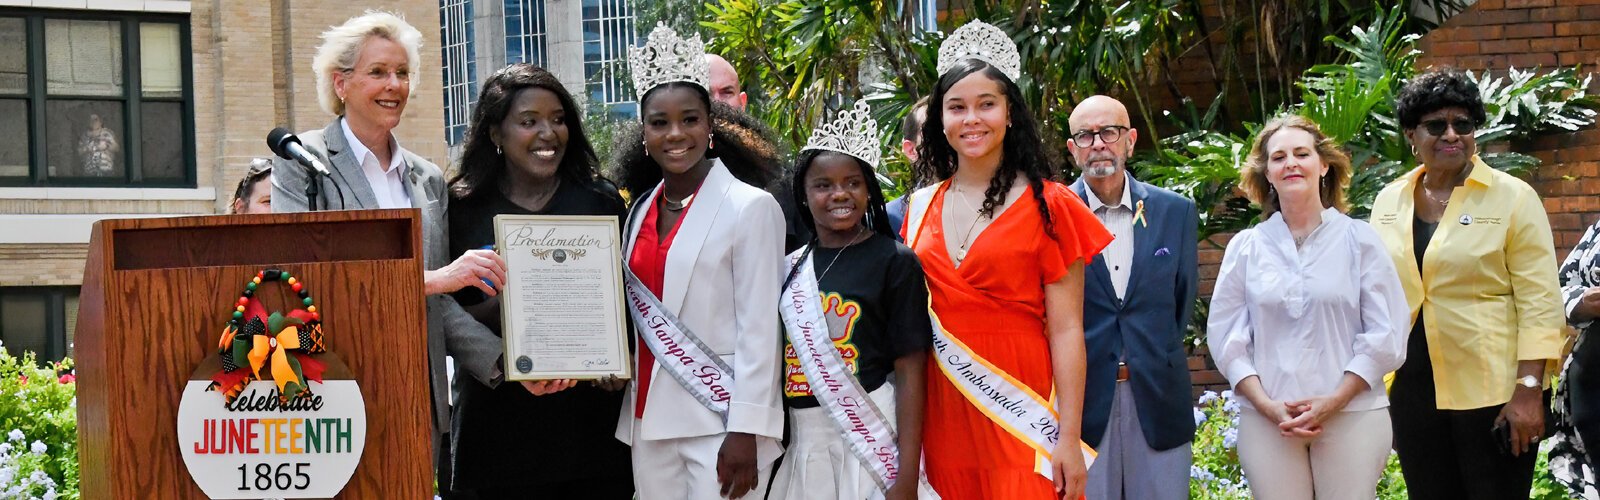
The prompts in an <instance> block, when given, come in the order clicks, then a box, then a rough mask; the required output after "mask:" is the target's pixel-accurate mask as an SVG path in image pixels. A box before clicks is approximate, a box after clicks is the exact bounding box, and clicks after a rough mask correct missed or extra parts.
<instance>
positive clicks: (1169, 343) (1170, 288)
mask: <svg viewBox="0 0 1600 500" xmlns="http://www.w3.org/2000/svg"><path fill="white" fill-rule="evenodd" d="M1128 181H1129V182H1130V183H1131V185H1130V186H1129V189H1128V191H1129V194H1130V195H1131V196H1132V197H1133V201H1132V202H1131V203H1130V206H1133V207H1137V206H1138V204H1139V203H1140V202H1143V203H1144V219H1143V221H1142V222H1141V221H1139V220H1135V221H1134V226H1133V235H1134V236H1133V269H1132V270H1131V271H1130V273H1129V276H1128V286H1127V289H1126V291H1125V292H1124V294H1123V295H1124V296H1125V297H1126V299H1125V300H1119V299H1117V293H1116V289H1115V288H1112V285H1111V275H1110V273H1109V272H1108V271H1107V270H1106V262H1105V258H1104V257H1102V256H1099V255H1096V256H1095V257H1094V260H1093V261H1090V263H1089V265H1088V266H1087V267H1085V269H1086V270H1087V272H1088V274H1087V275H1086V276H1085V279H1084V287H1083V339H1084V344H1085V347H1086V352H1087V355H1088V371H1087V376H1086V377H1085V379H1086V380H1085V382H1084V391H1083V440H1084V442H1086V443H1089V445H1090V446H1095V447H1099V446H1100V441H1101V439H1102V438H1104V437H1105V432H1106V426H1107V422H1106V421H1107V420H1108V419H1109V418H1110V415H1111V397H1112V393H1113V392H1114V391H1115V390H1116V384H1117V362H1118V360H1126V362H1127V364H1128V372H1129V377H1128V381H1127V382H1123V383H1126V384H1132V385H1133V387H1132V389H1133V398H1134V403H1135V405H1136V406H1137V407H1138V413H1139V425H1140V427H1142V428H1143V429H1144V438H1145V442H1146V443H1148V444H1149V445H1150V447H1152V448H1155V449H1157V450H1166V449H1171V448H1175V447H1177V446H1180V445H1183V444H1184V443H1188V442H1191V441H1193V440H1194V429H1195V423H1194V412H1193V411H1192V410H1191V408H1192V407H1193V406H1194V401H1193V399H1192V396H1191V395H1190V394H1191V392H1190V391H1191V389H1190V384H1189V364H1188V357H1187V355H1186V352H1185V350H1184V346H1183V335H1184V331H1185V330H1186V329H1187V328H1188V326H1189V315H1190V312H1191V310H1192V309H1193V307H1194V298H1195V294H1196V292H1197V291H1198V289H1199V279H1198V278H1199V276H1198V274H1199V267H1198V262H1197V256H1196V252H1197V248H1196V245H1197V241H1196V240H1197V239H1198V236H1197V231H1198V228H1199V225H1200V217H1199V215H1198V213H1197V212H1196V211H1195V205H1194V202H1192V201H1189V200H1188V199H1186V198H1184V197H1182V196H1179V195H1178V194H1177V193H1174V192H1172V191H1168V190H1165V189H1161V188H1159V187H1155V186H1151V185H1149V184H1145V183H1143V182H1139V181H1138V180H1136V179H1134V178H1133V176H1131V175H1130V176H1128ZM1072 190H1073V192H1076V193H1077V194H1078V197H1079V198H1083V199H1085V200H1087V199H1088V196H1087V193H1085V191H1087V190H1088V184H1086V183H1085V182H1084V181H1083V180H1082V179H1079V180H1078V182H1075V183H1073V184H1072Z"/></svg>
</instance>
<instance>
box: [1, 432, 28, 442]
mask: <svg viewBox="0 0 1600 500" xmlns="http://www.w3.org/2000/svg"><path fill="white" fill-rule="evenodd" d="M6 437H8V438H11V440H12V441H21V440H23V438H26V437H27V436H24V435H22V430H21V429H11V433H10V434H6Z"/></svg>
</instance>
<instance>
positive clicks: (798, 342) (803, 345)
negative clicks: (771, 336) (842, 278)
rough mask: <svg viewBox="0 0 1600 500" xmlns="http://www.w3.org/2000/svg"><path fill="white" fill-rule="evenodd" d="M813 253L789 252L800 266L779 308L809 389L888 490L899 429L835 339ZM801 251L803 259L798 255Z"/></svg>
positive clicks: (894, 468)
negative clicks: (869, 393)
mask: <svg viewBox="0 0 1600 500" xmlns="http://www.w3.org/2000/svg"><path fill="white" fill-rule="evenodd" d="M809 255H810V252H807V248H801V249H800V250H797V251H795V253H793V254H790V255H789V262H790V266H794V265H796V264H798V265H799V266H800V267H799V269H798V270H796V271H795V272H794V273H792V274H793V279H791V280H789V284H788V285H787V286H785V287H784V290H783V300H782V304H781V305H780V307H779V308H778V309H779V310H780V311H781V312H782V314H783V326H784V331H785V332H787V333H788V337H789V343H790V344H792V345H793V346H794V352H795V355H796V356H797V357H798V358H800V369H801V370H802V371H804V372H805V374H806V382H807V383H808V384H809V385H810V386H811V394H812V395H814V396H816V398H817V401H818V402H819V403H821V404H822V407H823V408H826V409H827V410H828V415H829V416H831V417H833V418H832V421H833V423H834V424H835V426H836V427H837V428H838V430H839V433H840V434H841V435H843V436H844V439H845V442H847V443H850V451H852V452H854V453H855V455H856V459H857V460H860V461H861V464H862V465H864V466H866V467H867V469H870V470H871V471H872V479H873V481H875V482H877V483H878V489H879V490H880V491H887V490H888V488H889V485H891V484H894V481H895V478H896V477H897V476H899V475H900V460H899V447H898V445H897V444H896V443H897V442H896V441H895V432H894V429H893V428H892V427H890V425H889V422H888V419H886V418H884V415H883V412H882V411H881V410H879V409H878V406H877V405H875V404H873V403H872V399H871V398H869V397H867V391H866V390H864V389H863V388H862V387H861V383H860V381H859V380H857V379H856V377H855V375H854V374H852V373H850V369H849V367H847V366H845V363H844V359H842V358H840V357H839V349H838V348H837V347H835V346H834V345H833V336H832V335H830V334H829V332H828V323H827V321H826V319H824V318H823V316H822V300H821V297H822V293H821V291H820V290H819V289H818V285H817V279H816V276H815V274H813V267H812V264H811V263H812V259H811V258H810V257H809ZM802 257H804V259H805V260H804V261H800V259H801V258H802ZM797 261H798V262H797Z"/></svg>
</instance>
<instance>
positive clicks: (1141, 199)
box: [1122, 175, 1168, 302]
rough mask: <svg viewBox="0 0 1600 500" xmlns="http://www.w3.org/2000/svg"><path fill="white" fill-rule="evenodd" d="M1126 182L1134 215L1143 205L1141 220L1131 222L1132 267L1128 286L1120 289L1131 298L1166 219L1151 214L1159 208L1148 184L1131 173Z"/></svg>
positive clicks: (1164, 231) (1159, 237) (1162, 230)
mask: <svg viewBox="0 0 1600 500" xmlns="http://www.w3.org/2000/svg"><path fill="white" fill-rule="evenodd" d="M1128 182H1130V183H1131V184H1129V194H1131V195H1133V209H1134V216H1135V217H1138V214H1139V212H1140V210H1139V207H1140V206H1141V204H1143V207H1144V210H1143V212H1144V217H1143V222H1142V223H1141V222H1140V221H1138V220H1135V221H1134V223H1133V235H1134V236H1133V259H1132V265H1133V269H1130V270H1128V286H1127V287H1126V288H1125V289H1124V290H1123V291H1122V295H1123V296H1124V297H1130V298H1131V297H1133V293H1134V290H1135V289H1137V288H1138V285H1139V280H1140V279H1142V277H1143V276H1144V274H1145V273H1146V272H1147V271H1146V270H1145V268H1148V267H1150V266H1149V262H1148V261H1149V260H1150V259H1153V258H1155V251H1156V244H1157V243H1159V241H1157V240H1161V239H1163V238H1161V236H1162V235H1164V234H1166V230H1167V222H1168V221H1165V220H1162V218H1161V217H1153V216H1152V215H1153V214H1158V213H1160V212H1161V210H1159V209H1158V207H1156V206H1155V203H1154V202H1152V201H1150V188H1149V186H1147V185H1145V183H1143V182H1139V180H1138V179H1134V178H1133V176H1132V175H1129V176H1128ZM1124 302H1126V301H1124Z"/></svg>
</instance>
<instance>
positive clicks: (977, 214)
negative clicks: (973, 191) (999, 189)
mask: <svg viewBox="0 0 1600 500" xmlns="http://www.w3.org/2000/svg"><path fill="white" fill-rule="evenodd" d="M952 184H954V182H952ZM953 187H954V188H955V191H956V196H958V197H960V198H961V204H962V205H966V207H967V210H971V211H972V212H973V216H972V224H968V225H967V234H966V236H963V237H961V246H960V247H958V248H956V255H955V258H956V267H960V266H961V261H963V260H966V258H967V246H968V245H971V244H972V230H973V229H975V228H977V227H978V220H980V219H982V218H983V212H982V211H981V210H978V209H976V208H972V202H970V201H967V195H966V194H965V193H964V192H962V190H961V186H959V185H953Z"/></svg>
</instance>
